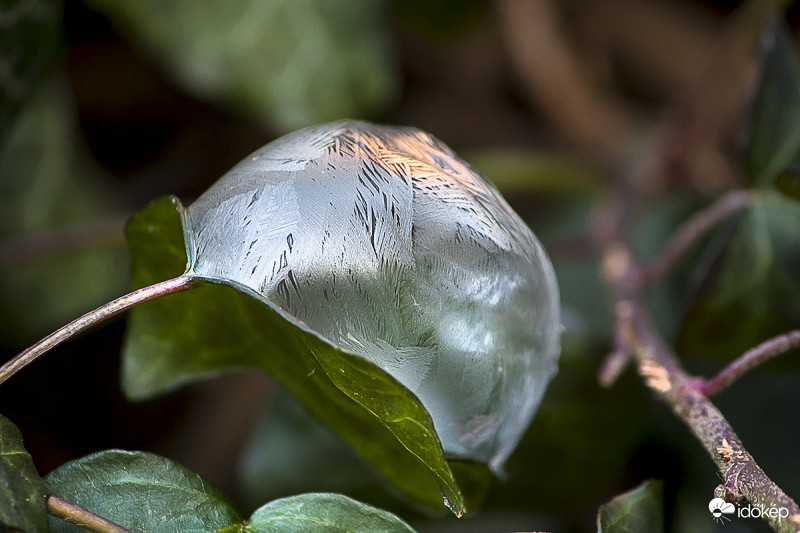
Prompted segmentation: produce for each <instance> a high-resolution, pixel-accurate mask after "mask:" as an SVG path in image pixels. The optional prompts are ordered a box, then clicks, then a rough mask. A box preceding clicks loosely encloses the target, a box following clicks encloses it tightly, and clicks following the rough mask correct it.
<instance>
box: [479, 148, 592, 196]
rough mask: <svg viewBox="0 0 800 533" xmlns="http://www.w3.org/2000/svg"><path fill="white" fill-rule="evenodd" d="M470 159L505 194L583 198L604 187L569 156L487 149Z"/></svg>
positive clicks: (586, 169)
mask: <svg viewBox="0 0 800 533" xmlns="http://www.w3.org/2000/svg"><path fill="white" fill-rule="evenodd" d="M466 159H467V160H468V161H469V162H470V164H471V165H472V166H474V167H475V168H476V169H477V170H478V172H480V173H481V174H483V175H484V176H489V177H490V178H491V180H492V183H494V184H495V186H497V188H498V189H500V190H501V191H503V193H504V194H524V193H536V194H542V193H556V194H575V195H579V194H586V193H596V192H599V191H600V190H601V188H602V183H601V181H600V178H599V177H598V176H595V175H594V174H592V172H591V171H590V170H589V169H588V168H586V167H585V166H584V165H582V164H580V163H578V162H577V161H574V160H571V159H568V158H566V157H558V156H554V155H547V154H539V153H533V152H529V151H522V150H484V151H475V152H471V153H469V154H467V157H466Z"/></svg>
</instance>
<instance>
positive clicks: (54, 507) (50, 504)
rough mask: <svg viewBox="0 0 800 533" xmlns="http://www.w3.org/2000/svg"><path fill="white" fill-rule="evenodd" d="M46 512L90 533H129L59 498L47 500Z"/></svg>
mask: <svg viewBox="0 0 800 533" xmlns="http://www.w3.org/2000/svg"><path fill="white" fill-rule="evenodd" d="M47 512H48V513H50V514H51V515H53V516H55V517H58V518H60V519H61V520H65V521H67V522H69V523H70V524H75V525H76V526H78V527H80V528H82V529H85V530H86V531H91V532H92V533H131V531H130V530H128V529H125V528H124V527H122V526H119V525H117V524H115V523H114V522H112V521H110V520H107V519H105V518H103V517H102V516H98V515H96V514H94V513H92V512H91V511H87V510H86V509H84V508H83V507H78V506H77V505H75V504H72V503H69V502H66V501H64V500H62V499H61V498H57V497H55V496H49V497H48V498H47Z"/></svg>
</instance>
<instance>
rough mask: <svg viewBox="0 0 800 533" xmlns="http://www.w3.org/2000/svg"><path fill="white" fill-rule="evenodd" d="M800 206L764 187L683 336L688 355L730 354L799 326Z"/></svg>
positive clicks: (706, 286)
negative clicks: (764, 189)
mask: <svg viewBox="0 0 800 533" xmlns="http://www.w3.org/2000/svg"><path fill="white" fill-rule="evenodd" d="M798 236H800V204H798V203H797V202H795V201H794V200H791V199H789V198H787V197H785V196H783V195H781V194H779V193H777V192H769V191H764V192H763V193H762V195H761V198H760V200H759V202H758V203H757V204H756V205H755V206H754V207H753V208H752V209H751V210H750V211H748V212H747V213H746V214H745V215H744V217H743V218H742V219H741V220H740V221H739V222H738V224H737V226H736V229H735V232H734V233H733V235H732V236H731V238H730V241H729V242H728V243H727V245H726V247H725V249H724V250H723V252H722V255H721V256H720V257H719V258H718V260H717V264H716V265H715V268H714V269H713V270H712V274H711V275H710V276H709V277H708V278H707V279H706V281H705V283H704V285H703V287H702V289H701V292H700V294H699V296H698V298H697V300H696V301H695V302H694V305H693V307H692V309H691V310H690V312H689V314H688V315H687V318H686V320H685V323H684V325H683V330H682V331H681V334H680V336H679V339H678V345H679V349H680V350H681V351H683V352H684V353H686V354H687V355H706V356H707V355H711V356H716V357H724V358H731V357H734V356H736V355H737V354H740V353H742V352H744V351H745V350H747V349H749V348H751V347H753V346H754V345H755V344H757V343H759V342H762V341H764V340H765V339H767V338H769V337H771V336H774V335H777V334H779V333H783V332H786V331H788V330H790V329H795V328H797V325H798V324H800V239H798Z"/></svg>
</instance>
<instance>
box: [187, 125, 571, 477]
mask: <svg viewBox="0 0 800 533" xmlns="http://www.w3.org/2000/svg"><path fill="white" fill-rule="evenodd" d="M188 218H189V225H188V227H189V230H188V231H189V232H190V233H191V235H190V236H189V237H190V238H189V247H190V249H189V254H190V262H191V269H192V272H193V274H195V275H196V276H197V277H199V278H205V279H209V280H212V281H213V280H221V279H223V280H232V281H234V282H235V283H236V284H238V285H241V287H242V288H244V289H246V290H247V291H252V292H254V293H255V294H256V295H257V296H259V297H262V298H265V299H266V300H268V301H269V302H271V303H272V304H273V305H275V306H277V307H280V308H281V309H283V310H284V311H285V312H287V313H288V314H290V315H293V316H294V317H296V318H297V319H298V320H300V321H302V322H305V323H306V324H307V325H308V326H309V328H311V329H313V330H314V331H315V332H316V333H317V334H318V335H320V336H321V337H323V338H324V339H327V340H328V341H329V342H331V343H332V344H334V345H335V346H337V347H339V348H341V349H342V350H345V351H348V352H351V353H353V354H357V355H359V356H361V357H363V358H365V359H367V360H369V361H371V362H373V363H374V364H376V365H377V366H379V367H380V368H382V369H383V370H385V371H386V372H388V373H389V374H391V375H392V376H394V377H395V378H396V379H397V380H398V381H400V382H401V383H402V384H403V385H405V387H407V388H408V389H410V390H411V391H412V392H414V393H415V394H416V395H417V396H418V397H419V398H420V400H421V401H422V403H423V405H424V406H425V408H426V409H427V410H428V411H429V412H430V414H431V416H432V418H433V421H434V426H435V427H436V430H437V432H438V434H439V437H440V439H441V441H442V444H443V446H444V449H445V451H446V452H447V453H448V454H452V455H455V456H460V457H465V458H470V459H474V460H478V461H482V462H485V463H488V464H489V465H490V466H492V467H493V468H494V469H496V470H499V469H500V468H501V467H502V464H503V462H504V461H505V459H506V458H507V457H508V455H509V454H510V453H511V451H512V450H513V449H514V447H515V446H516V444H517V442H518V441H519V439H520V437H521V436H522V434H523V432H524V431H525V429H526V428H527V426H528V424H529V422H530V420H531V417H532V416H533V414H534V412H535V410H536V408H537V407H538V405H539V402H540V400H541V397H542V394H543V393H544V390H545V387H546V386H547V383H548V381H549V380H550V378H551V377H552V376H553V374H554V373H555V371H556V361H557V359H558V353H559V333H560V317H559V297H558V288H557V285H556V280H555V276H554V274H553V269H552V265H551V264H550V261H549V260H548V258H547V256H546V254H545V252H544V250H543V249H542V246H541V245H540V244H539V242H538V241H537V239H536V237H534V235H533V233H532V232H531V231H530V229H528V227H527V226H526V225H525V223H524V222H523V221H522V220H521V219H520V218H519V216H517V214H516V213H514V212H513V211H512V209H511V208H510V207H509V206H508V204H507V203H506V202H505V200H503V198H502V197H501V196H500V194H499V193H498V192H497V191H496V190H495V189H494V187H492V186H491V185H489V184H488V183H487V182H486V181H484V180H483V178H481V177H480V176H479V175H478V174H477V173H476V172H475V171H474V170H472V169H471V168H470V167H469V166H468V165H467V164H466V163H465V162H464V161H462V160H461V159H459V158H458V156H456V155H455V154H454V153H453V152H452V151H451V150H450V149H449V148H448V147H447V146H445V145H444V144H442V143H441V142H440V141H439V140H437V139H435V138H434V137H432V136H431V135H429V134H427V133H425V132H423V131H420V130H417V129H413V128H401V127H388V126H378V125H374V124H370V123H366V122H357V121H339V122H334V123H331V124H325V125H321V126H315V127H310V128H306V129H303V130H300V131H297V132H295V133H292V134H289V135H286V136H284V137H282V138H280V139H278V140H276V141H274V142H272V143H270V144H268V145H266V146H264V147H263V148H261V149H260V150H258V151H257V152H255V153H254V154H252V155H251V156H250V157H248V158H247V159H245V160H244V161H242V162H241V163H239V164H238V165H237V166H236V167H234V168H233V169H232V170H231V171H230V172H228V173H227V174H225V175H224V176H223V177H222V178H220V180H219V181H218V182H217V183H216V184H214V185H213V186H212V187H211V188H210V189H209V190H208V191H207V192H206V193H205V194H203V195H202V196H201V197H200V198H198V199H197V200H196V201H195V202H194V203H193V204H192V205H191V206H190V207H189V209H188Z"/></svg>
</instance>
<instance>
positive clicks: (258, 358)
mask: <svg viewBox="0 0 800 533" xmlns="http://www.w3.org/2000/svg"><path fill="white" fill-rule="evenodd" d="M183 216H185V214H184V211H183V210H182V208H181V206H180V204H179V203H178V201H177V200H173V199H165V200H160V201H157V202H154V203H153V204H151V205H150V206H149V207H148V208H147V209H145V210H144V211H142V212H140V213H139V214H137V215H136V216H135V217H134V219H133V220H132V221H131V224H130V226H129V235H130V240H131V248H132V251H133V260H134V283H135V284H136V285H138V286H144V285H148V284H150V283H153V282H156V281H160V280H163V279H166V278H168V277H170V276H173V275H176V274H179V273H180V272H182V271H183V269H184V268H185V267H186V263H187V258H186V253H185V251H184V241H183V230H182V223H181V220H182V217H183ZM123 357H124V361H123V387H124V389H125V391H126V393H127V394H128V395H129V396H131V397H132V398H137V399H144V398H147V397H150V396H152V395H154V394H157V393H160V392H164V391H166V390H169V389H171V388H174V387H177V386H178V385H180V384H182V383H186V382H189V381H192V380H195V379H198V378H199V377H203V376H209V375H213V374H214V373H218V372H221V371H225V370H230V369H232V368H236V367H244V366H248V367H255V368H260V369H263V370H266V371H267V372H269V373H271V374H272V375H274V376H275V377H277V378H278V379H279V380H280V381H281V382H282V383H283V384H284V385H285V386H286V387H287V388H288V389H290V390H291V391H292V392H293V393H294V394H295V395H297V396H298V397H299V398H300V399H301V400H302V401H303V402H304V403H305V405H306V407H307V408H308V409H309V410H310V411H311V412H312V413H313V414H314V415H315V416H317V417H318V418H320V419H321V420H322V421H324V422H325V424H326V425H327V426H328V427H329V428H331V429H332V430H333V431H334V432H335V433H337V434H338V435H339V436H340V437H341V438H342V439H343V440H345V441H346V442H347V443H349V444H350V445H351V446H352V447H353V448H354V449H355V450H356V451H357V452H358V453H360V454H361V455H362V456H363V457H364V458H365V459H367V460H368V461H369V462H370V463H371V464H372V465H373V466H374V467H375V468H377V469H378V471H380V472H381V473H382V474H383V475H384V476H385V477H386V478H387V479H388V480H390V481H391V482H392V483H393V484H394V485H395V486H396V487H397V488H398V489H399V490H400V491H401V492H402V493H403V494H405V495H406V496H407V497H409V498H410V499H412V500H413V501H416V502H417V503H419V504H422V505H425V506H427V507H432V508H441V505H442V494H444V495H445V498H446V499H447V503H448V505H449V506H450V507H451V508H452V509H453V510H454V511H459V510H461V508H462V507H463V501H462V496H461V494H460V492H459V489H458V487H457V486H456V483H455V480H454V479H453V476H452V473H451V472H450V469H449V467H448V465H447V462H446V461H445V460H444V456H443V451H442V448H441V444H440V443H439V440H438V438H437V435H436V432H435V430H434V428H433V423H432V422H431V419H430V416H429V415H428V413H427V411H425V409H424V408H423V407H422V405H421V404H420V402H419V400H417V398H416V397H415V396H414V395H413V394H411V393H410V392H409V391H408V390H407V389H405V388H404V387H402V386H401V385H400V384H399V383H398V382H397V381H395V380H394V379H393V378H391V377H390V376H389V375H388V374H386V373H385V372H383V371H381V370H380V369H378V368H377V367H376V366H374V365H373V364H371V363H369V362H367V361H365V360H363V359H361V358H359V357H355V356H352V355H350V354H347V353H344V352H342V351H339V350H337V349H336V348H334V347H332V346H331V345H330V344H328V343H327V342H325V341H323V340H322V339H320V338H319V337H317V336H316V335H314V334H312V333H311V332H309V331H308V330H307V329H305V328H304V327H303V326H302V325H299V324H297V323H292V322H290V321H289V320H288V319H287V318H285V317H284V316H283V315H281V314H278V312H276V311H275V310H273V309H272V308H271V307H268V306H267V305H265V304H263V303H262V302H261V301H258V300H256V299H254V298H252V297H251V296H249V295H245V294H242V293H239V292H237V291H235V290H234V289H232V288H230V287H225V286H219V285H205V286H202V287H200V288H198V289H195V290H192V291H189V292H186V293H181V294H176V295H173V296H169V297H167V298H164V299H161V300H156V301H153V302H148V303H146V304H144V305H142V306H141V307H139V308H137V309H135V310H134V311H133V312H132V314H131V317H130V322H129V330H128V335H127V342H126V345H125V348H124V354H123Z"/></svg>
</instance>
